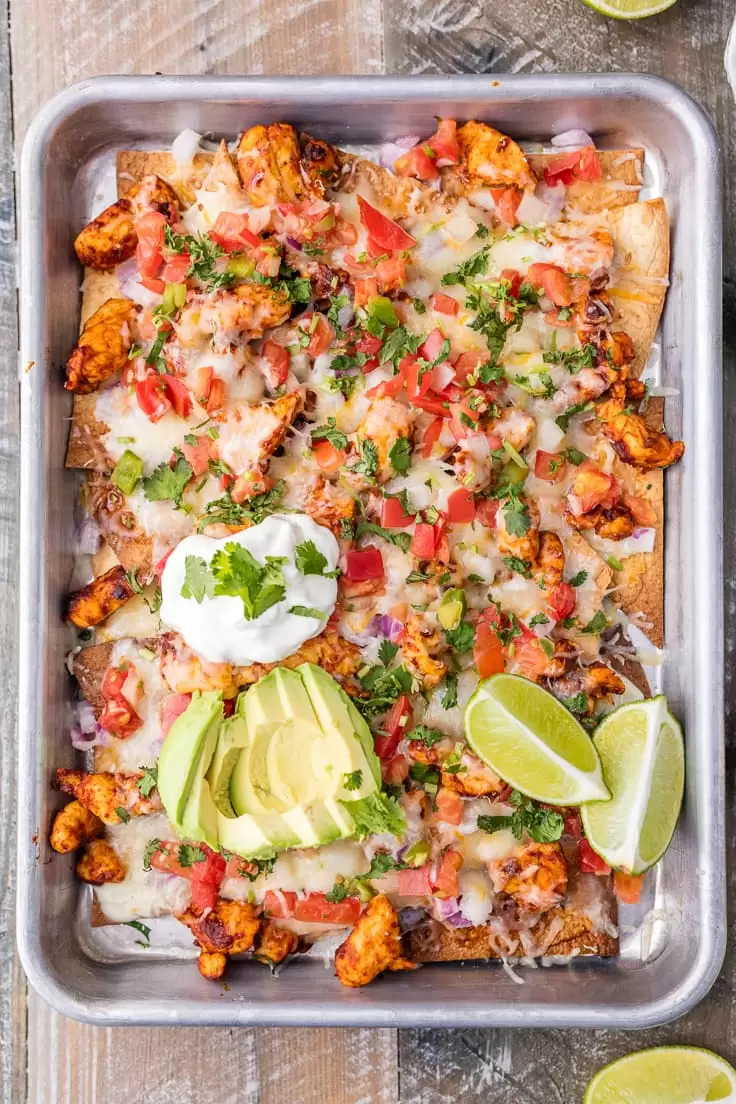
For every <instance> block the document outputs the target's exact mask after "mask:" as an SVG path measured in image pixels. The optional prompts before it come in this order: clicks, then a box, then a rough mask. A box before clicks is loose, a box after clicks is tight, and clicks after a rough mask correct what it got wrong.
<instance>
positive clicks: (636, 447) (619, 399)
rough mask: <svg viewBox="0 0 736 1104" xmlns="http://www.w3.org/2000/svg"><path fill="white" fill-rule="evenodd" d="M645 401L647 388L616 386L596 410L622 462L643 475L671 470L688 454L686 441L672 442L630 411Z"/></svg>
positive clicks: (631, 383) (623, 383)
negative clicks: (671, 466)
mask: <svg viewBox="0 0 736 1104" xmlns="http://www.w3.org/2000/svg"><path fill="white" fill-rule="evenodd" d="M642 397H643V385H642V384H641V383H640V382H639V381H638V380H626V381H621V382H620V383H614V384H613V386H612V387H611V390H610V393H609V396H608V398H607V399H606V400H605V401H604V402H601V403H598V406H597V407H596V417H597V419H598V421H600V422H601V423H602V426H601V428H602V431H603V433H604V434H605V436H606V437H607V438H608V440H609V441H610V442H611V445H612V446H613V448H614V449H615V450H616V452H617V453H618V455H619V456H620V457H621V459H622V460H623V461H624V462H625V463H627V464H631V465H632V466H633V467H635V468H638V469H639V470H640V471H645V472H646V471H651V470H652V468H668V467H669V466H670V464H674V463H675V461H677V460H679V459H680V457H681V456H682V454H683V453H684V451H685V445H684V443H683V442H682V441H672V440H671V439H670V437H668V435H667V434H666V433H665V432H664V430H656V429H653V428H652V427H651V426H650V425H649V424H648V423H647V421H646V419H645V418H643V417H642V415H641V414H637V413H634V412H633V411H631V409H630V405H627V404H630V403H631V401H637V400H638V399H640V398H642Z"/></svg>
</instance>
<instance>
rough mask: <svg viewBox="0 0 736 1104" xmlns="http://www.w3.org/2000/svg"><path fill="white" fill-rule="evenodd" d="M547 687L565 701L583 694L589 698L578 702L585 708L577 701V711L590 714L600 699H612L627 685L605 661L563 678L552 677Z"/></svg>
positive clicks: (582, 668)
mask: <svg viewBox="0 0 736 1104" xmlns="http://www.w3.org/2000/svg"><path fill="white" fill-rule="evenodd" d="M547 688H548V689H549V690H550V691H551V692H552V693H553V694H554V696H555V697H556V698H559V699H560V701H562V702H564V701H567V700H569V699H570V698H576V699H577V698H578V695H579V694H582V695H584V696H585V698H586V699H587V702H586V703H585V704H583V703H582V700H581V699H578V702H579V703H580V704H581V705H583V708H578V702H576V708H575V712H576V713H580V714H586V715H587V716H590V715H591V714H592V713H593V711H594V710H595V706H596V703H597V702H599V701H611V699H612V697H613V695H614V694H623V693H624V692H625V690H626V686H625V684H624V683H623V681H622V680H621V679H620V678H619V677H618V675H617V674H616V672H615V671H612V670H611V668H610V667H606V665H605V663H599V662H595V663H591V664H590V666H589V667H580V668H578V669H577V670H575V671H570V672H569V674H567V675H563V677H562V678H558V679H550V681H549V682H548V684H547Z"/></svg>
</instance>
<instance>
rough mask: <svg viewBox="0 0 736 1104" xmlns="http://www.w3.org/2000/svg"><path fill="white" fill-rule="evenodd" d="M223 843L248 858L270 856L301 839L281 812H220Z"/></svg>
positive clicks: (219, 826) (297, 843)
mask: <svg viewBox="0 0 736 1104" xmlns="http://www.w3.org/2000/svg"><path fill="white" fill-rule="evenodd" d="M217 827H218V835H219V840H220V847H222V848H224V849H225V850H226V851H233V852H234V853H235V854H236V855H242V856H243V857H244V858H246V859H268V858H271V857H272V856H273V855H275V854H276V853H277V852H278V851H285V850H286V849H287V848H288V847H298V846H299V845H300V843H301V840H300V839H299V837H298V836H297V835H295V833H294V832H293V831H292V830H291V829H290V828H289V826H288V825H287V824H286V823H285V821H284V818H283V817H282V816H279V814H278V813H271V814H270V815H261V816H250V815H249V814H248V813H246V814H245V815H244V816H239V817H226V816H223V814H222V813H218V825H217Z"/></svg>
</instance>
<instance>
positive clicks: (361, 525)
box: [355, 521, 411, 552]
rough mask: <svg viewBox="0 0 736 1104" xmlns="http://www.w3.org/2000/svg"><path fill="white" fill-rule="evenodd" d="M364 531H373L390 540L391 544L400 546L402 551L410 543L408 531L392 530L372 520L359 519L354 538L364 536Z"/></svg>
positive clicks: (406, 549)
mask: <svg viewBox="0 0 736 1104" xmlns="http://www.w3.org/2000/svg"><path fill="white" fill-rule="evenodd" d="M365 533H375V534H376V536H377V537H383V539H384V540H387V541H390V542H391V544H395V545H396V547H397V548H400V549H401V550H402V552H407V551H408V550H409V546H410V545H411V536H410V534H409V533H404V532H401V531H400V530H399V531H396V532H395V531H394V530H393V529H384V528H383V526H382V525H377V524H376V523H375V522H373V521H359V522H358V524H357V526H356V529H355V536H356V538H358V537H362V536H364V534H365Z"/></svg>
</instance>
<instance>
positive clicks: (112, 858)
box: [76, 839, 125, 886]
mask: <svg viewBox="0 0 736 1104" xmlns="http://www.w3.org/2000/svg"><path fill="white" fill-rule="evenodd" d="M76 871H77V877H78V878H80V879H81V880H82V881H83V882H88V883H89V885H98V886H99V885H108V884H109V883H110V882H122V881H123V879H124V878H125V867H124V866H123V864H122V862H121V861H120V858H119V857H118V854H117V852H116V851H115V849H114V847H113V846H112V845H111V844H109V843H108V842H107V840H104V839H95V840H92V841H91V842H90V843H88V844H87V846H86V848H85V849H84V854H83V855H82V857H81V859H80V860H79V862H78V863H77V866H76Z"/></svg>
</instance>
